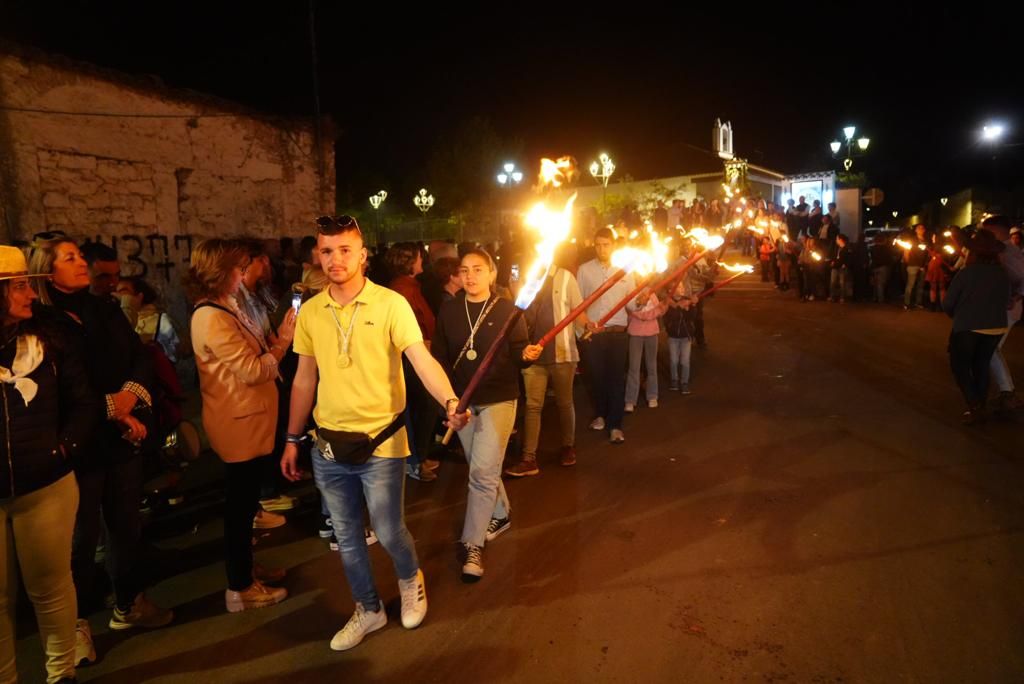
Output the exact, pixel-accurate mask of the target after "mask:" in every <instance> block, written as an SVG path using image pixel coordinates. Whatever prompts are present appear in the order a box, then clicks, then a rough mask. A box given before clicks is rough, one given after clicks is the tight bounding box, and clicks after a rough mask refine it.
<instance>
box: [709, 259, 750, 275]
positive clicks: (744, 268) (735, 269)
mask: <svg viewBox="0 0 1024 684" xmlns="http://www.w3.org/2000/svg"><path fill="white" fill-rule="evenodd" d="M718 265H719V266H721V267H722V268H724V269H725V270H726V271H729V272H730V273H753V272H754V267H753V266H752V265H750V264H732V265H729V264H723V263H722V262H721V261H719V262H718Z"/></svg>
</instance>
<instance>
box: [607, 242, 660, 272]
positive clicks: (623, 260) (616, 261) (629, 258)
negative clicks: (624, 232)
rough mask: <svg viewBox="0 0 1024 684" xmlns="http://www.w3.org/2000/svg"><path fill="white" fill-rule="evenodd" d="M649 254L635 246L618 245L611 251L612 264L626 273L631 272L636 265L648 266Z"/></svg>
mask: <svg viewBox="0 0 1024 684" xmlns="http://www.w3.org/2000/svg"><path fill="white" fill-rule="evenodd" d="M650 258H651V255H650V254H648V253H647V252H645V251H644V250H642V249H637V248H636V247H620V248H619V249H617V250H615V251H614V252H612V266H614V267H615V268H621V269H622V270H623V271H625V272H626V273H632V272H633V271H634V270H636V269H637V267H641V268H643V267H644V266H645V265H646V266H647V268H649V267H650V266H649V264H650Z"/></svg>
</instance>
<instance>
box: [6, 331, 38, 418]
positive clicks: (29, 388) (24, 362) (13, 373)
mask: <svg viewBox="0 0 1024 684" xmlns="http://www.w3.org/2000/svg"><path fill="white" fill-rule="evenodd" d="M44 355H45V352H44V351H43V343H42V342H40V341H39V338H38V337H36V336H35V335H19V336H18V347H17V350H16V351H15V353H14V363H12V364H11V367H10V368H9V369H8V368H4V367H3V366H0V382H6V383H7V384H8V385H14V388H15V389H16V390H18V392H19V393H20V394H21V398H22V399H23V400H24V401H25V406H28V404H29V402H30V401H32V400H33V399H35V397H36V392H37V391H38V390H39V386H38V385H37V384H36V381H35V380H31V379H29V378H28V377H26V376H28V375H31V374H32V373H33V372H35V370H36V368H39V364H41V363H42V362H43V356H44Z"/></svg>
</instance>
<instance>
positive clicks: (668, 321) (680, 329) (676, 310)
mask: <svg viewBox="0 0 1024 684" xmlns="http://www.w3.org/2000/svg"><path fill="white" fill-rule="evenodd" d="M696 318H697V309H696V308H695V307H690V308H689V309H684V308H682V307H681V306H670V307H668V309H667V310H666V311H665V315H664V317H663V318H662V319H661V320H662V323H664V324H665V332H667V333H668V336H669V337H672V338H675V339H687V338H689V337H692V333H693V330H694V325H695V323H696Z"/></svg>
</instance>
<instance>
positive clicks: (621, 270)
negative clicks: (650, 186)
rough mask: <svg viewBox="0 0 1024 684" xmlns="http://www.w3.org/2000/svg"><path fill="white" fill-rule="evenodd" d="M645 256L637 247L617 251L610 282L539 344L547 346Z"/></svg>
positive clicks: (614, 255) (593, 294)
mask: <svg viewBox="0 0 1024 684" xmlns="http://www.w3.org/2000/svg"><path fill="white" fill-rule="evenodd" d="M643 255H644V253H643V252H642V251H641V250H639V249H636V248H635V247H623V248H622V249H617V250H615V252H614V253H613V254H612V265H613V266H615V272H614V273H612V274H611V275H610V276H609V277H608V280H606V281H604V282H603V283H601V286H600V287H598V288H597V289H596V290H594V291H593V292H592V293H591V294H590V296H589V297H587V298H586V299H584V300H583V301H582V302H580V303H579V305H578V306H577V307H576V308H575V309H573V310H572V311H570V312H569V313H568V314H567V315H566V317H565V318H563V319H562V320H560V321H559V322H558V323H556V324H555V327H553V328H551V330H548V331H547V332H546V333H544V337H542V338H540V339H539V340H537V344H539V345H540V346H542V347H544V346H547V345H548V344H549V343H550V342H551V340H553V339H555V336H556V335H558V333H560V332H562V330H564V329H565V327H566V326H567V325H569V324H570V323H572V322H573V321H575V320H576V319H577V318H579V316H580V314H582V313H583V312H584V311H586V310H587V309H588V308H590V305H591V304H593V303H594V302H596V301H597V300H598V299H600V298H601V295H603V294H604V293H605V292H607V291H608V290H610V289H612V287H613V286H614V285H615V283H617V282H619V281H620V280H622V279H623V278H625V277H626V276H627V275H628V274H629V273H631V272H632V271H633V269H634V268H636V265H637V263H638V262H639V261H640V260H641V259H643Z"/></svg>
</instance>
